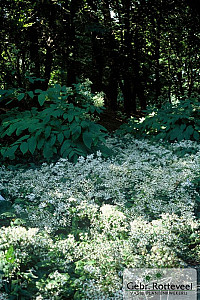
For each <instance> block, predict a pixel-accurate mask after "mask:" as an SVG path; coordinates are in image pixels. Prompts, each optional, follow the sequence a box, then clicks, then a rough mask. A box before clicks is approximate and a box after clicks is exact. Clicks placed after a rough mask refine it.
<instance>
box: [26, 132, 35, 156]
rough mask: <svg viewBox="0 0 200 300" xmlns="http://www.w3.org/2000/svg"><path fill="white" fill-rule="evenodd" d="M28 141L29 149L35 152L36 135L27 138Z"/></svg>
mask: <svg viewBox="0 0 200 300" xmlns="http://www.w3.org/2000/svg"><path fill="white" fill-rule="evenodd" d="M27 142H28V149H29V151H30V152H31V153H32V154H33V153H34V152H35V148H36V146H37V140H36V137H35V136H32V137H31V138H30V139H28V140H27Z"/></svg>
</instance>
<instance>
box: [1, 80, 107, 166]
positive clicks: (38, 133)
mask: <svg viewBox="0 0 200 300" xmlns="http://www.w3.org/2000/svg"><path fill="white" fill-rule="evenodd" d="M35 92H36V93H37V94H38V101H39V104H40V106H41V110H39V109H38V108H36V107H32V108H31V109H30V110H29V111H28V110H26V111H22V112H21V111H20V110H19V109H17V108H15V109H12V110H11V111H9V112H8V113H6V114H4V115H2V117H1V119H2V122H1V126H0V138H1V139H3V138H5V137H6V136H7V137H9V138H7V139H5V140H6V141H7V143H6V144H5V145H4V147H2V149H1V155H2V156H3V157H4V158H6V157H8V158H9V159H14V158H15V154H16V153H17V151H21V153H22V154H23V155H25V154H27V153H28V154H32V155H37V154H39V155H41V154H42V156H43V157H44V158H45V159H49V158H51V157H53V155H57V154H58V155H59V156H61V157H64V158H66V157H67V158H69V160H71V161H73V162H76V161H77V158H78V156H80V155H82V156H86V155H87V154H88V153H92V152H93V151H97V150H101V151H102V152H103V154H104V155H108V154H109V153H110V152H109V149H108V148H106V147H105V146H103V144H104V142H105V137H106V129H105V128H104V127H103V126H101V125H99V124H96V123H95V122H94V116H95V115H98V114H99V113H101V111H102V109H101V108H100V107H98V106H95V105H93V104H92V99H93V98H95V97H97V95H96V96H95V95H92V94H91V93H89V91H87V93H86V92H85V90H84V89H83V90H81V89H80V84H79V86H78V87H76V89H74V90H72V89H71V88H67V87H65V86H63V87H61V86H60V85H58V84H57V85H55V86H54V87H52V88H49V89H48V90H47V91H41V90H36V91H35ZM28 93H30V92H28ZM21 96H23V97H24V96H25V93H23V94H21ZM72 96H73V97H74V98H75V103H74V104H73V103H69V101H68V100H69V98H70V97H72ZM23 97H20V98H19V97H18V100H22V98H23ZM99 97H100V98H101V95H100V96H99ZM87 99H88V103H87V101H86V100H87ZM94 101H95V100H94Z"/></svg>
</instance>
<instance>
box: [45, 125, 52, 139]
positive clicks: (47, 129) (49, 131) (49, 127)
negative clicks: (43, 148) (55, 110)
mask: <svg viewBox="0 0 200 300" xmlns="http://www.w3.org/2000/svg"><path fill="white" fill-rule="evenodd" d="M50 134H51V126H47V127H46V128H45V132H44V135H45V138H46V139H47V138H48V137H49V136H50Z"/></svg>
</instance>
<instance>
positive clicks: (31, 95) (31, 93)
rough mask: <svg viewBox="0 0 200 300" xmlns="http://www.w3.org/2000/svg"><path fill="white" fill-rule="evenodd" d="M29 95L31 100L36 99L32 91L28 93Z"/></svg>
mask: <svg viewBox="0 0 200 300" xmlns="http://www.w3.org/2000/svg"><path fill="white" fill-rule="evenodd" d="M27 94H28V95H29V97H30V98H31V99H33V98H34V93H33V92H32V91H30V92H27Z"/></svg>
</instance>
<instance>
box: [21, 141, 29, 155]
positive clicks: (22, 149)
mask: <svg viewBox="0 0 200 300" xmlns="http://www.w3.org/2000/svg"><path fill="white" fill-rule="evenodd" d="M20 150H21V152H22V153H23V154H25V153H26V152H27V151H28V143H27V142H23V143H22V144H21V145H20Z"/></svg>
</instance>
